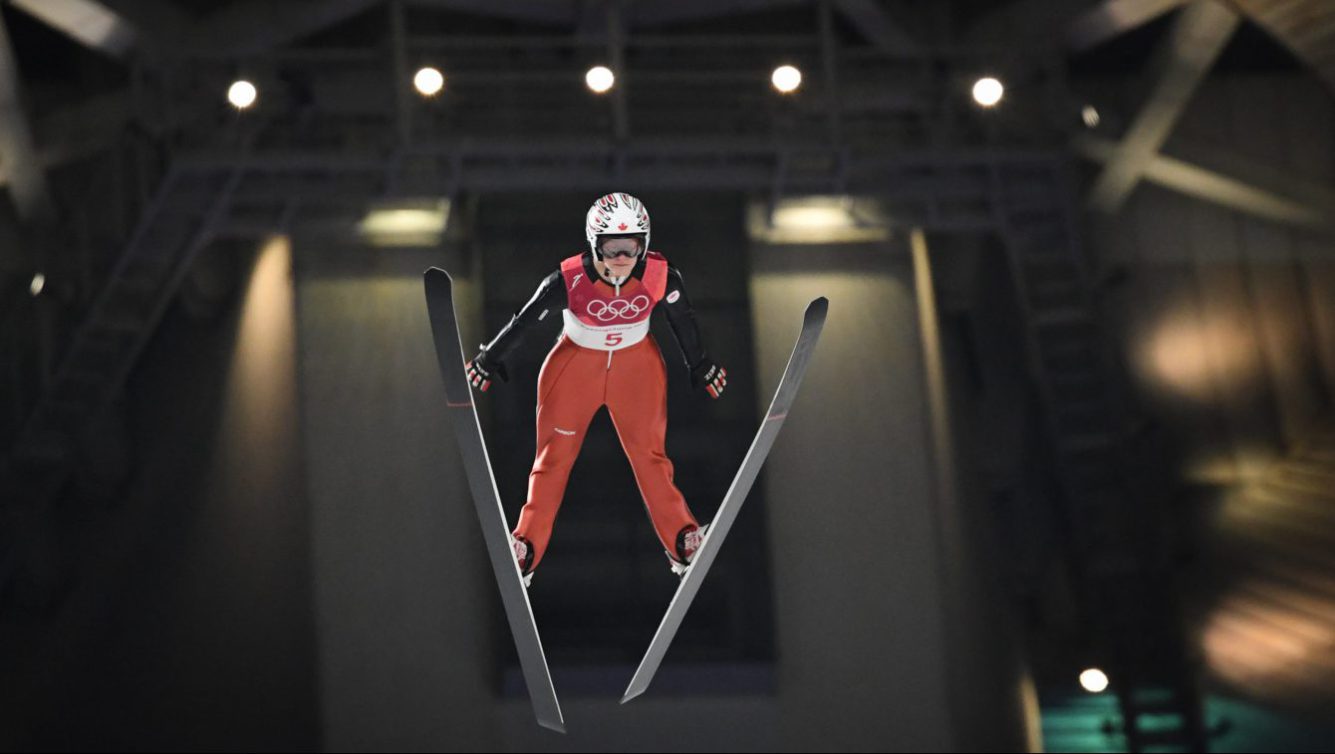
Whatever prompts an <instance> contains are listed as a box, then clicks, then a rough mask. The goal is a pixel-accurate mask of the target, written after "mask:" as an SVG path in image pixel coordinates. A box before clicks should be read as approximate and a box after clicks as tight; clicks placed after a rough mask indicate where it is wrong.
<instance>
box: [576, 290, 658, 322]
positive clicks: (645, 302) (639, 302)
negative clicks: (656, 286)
mask: <svg viewBox="0 0 1335 754" xmlns="http://www.w3.org/2000/svg"><path fill="white" fill-rule="evenodd" d="M648 308H649V297H648V296H645V295H644V294H640V295H639V296H636V297H635V298H632V299H629V300H627V299H624V298H614V299H612V300H611V301H601V300H598V299H594V300H593V301H590V302H589V305H588V306H587V307H586V308H585V311H586V312H588V314H589V316H590V317H593V318H594V319H596V320H598V321H599V322H611V321H613V320H616V319H633V318H635V317H638V316H639V315H641V314H643V313H644V312H645V311H646V310H647V309H648Z"/></svg>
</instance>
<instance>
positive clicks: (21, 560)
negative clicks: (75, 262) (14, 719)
mask: <svg viewBox="0 0 1335 754" xmlns="http://www.w3.org/2000/svg"><path fill="white" fill-rule="evenodd" d="M241 174H242V172H241V169H240V168H239V167H235V168H232V169H228V170H217V171H200V172H185V171H178V170H175V169H173V168H170V167H169V168H168V169H166V170H165V172H164V173H163V174H162V176H161V177H160V179H159V181H158V185H157V189H156V191H155V192H154V193H153V195H152V198H151V200H150V201H149V202H148V204H147V207H146V209H145V210H144V211H143V212H142V213H141V215H140V219H139V221H138V223H137V224H136V226H135V229H134V231H133V232H132V234H131V235H130V238H129V240H128V241H127V243H126V245H125V248H124V251H123V252H122V253H121V255H120V257H119V259H118V261H117V262H116V264H115V265H114V267H113V268H112V270H111V272H110V274H109V275H108V276H107V279H106V281H105V282H104V284H103V285H102V287H101V291H100V293H99V294H98V295H97V296H96V297H95V298H94V299H93V301H92V303H91V304H90V305H89V307H88V308H87V312H86V315H85V316H84V319H83V321H82V323H81V324H80V325H79V326H78V327H77V329H76V330H75V332H74V335H73V337H72V339H71V340H70V342H69V345H68V346H67V348H66V350H65V351H64V353H63V355H62V356H61V357H60V359H59V366H58V367H57V368H56V369H55V371H54V373H53V375H52V376H51V378H50V380H49V382H48V383H47V385H46V389H45V390H44V391H43V393H42V395H41V396H40V397H39V398H38V399H37V401H36V403H35V405H34V406H33V407H32V409H31V411H30V413H29V414H28V417H27V419H26V420H25V421H24V423H23V425H22V427H21V428H20V430H19V432H18V434H17V437H16V440H15V443H14V445H13V446H12V447H7V448H3V449H2V450H3V455H2V456H0V523H2V524H3V525H2V526H0V594H6V593H8V594H10V595H11V596H12V594H13V593H12V592H10V589H11V588H13V589H16V590H17V591H20V592H23V595H24V596H21V597H19V598H18V599H19V600H20V602H23V603H25V604H28V605H29V606H30V607H33V608H36V609H42V608H43V607H44V606H45V607H51V606H53V603H54V602H55V601H57V600H58V599H59V598H58V593H59V590H60V589H61V586H60V584H59V583H58V582H59V577H58V576H52V575H50V574H47V575H37V576H36V577H35V579H34V581H35V583H34V584H26V585H19V586H17V587H16V586H15V585H14V583H13V582H14V581H15V580H20V579H22V578H23V573H24V571H25V568H26V566H27V564H25V559H26V555H25V554H24V553H25V551H26V549H27V548H26V546H25V543H26V542H27V540H28V539H29V538H30V537H33V536H37V535H36V532H37V530H38V529H40V527H42V526H43V525H44V520H45V518H46V513H45V512H46V511H47V510H48V509H49V507H50V505H51V504H52V502H53V501H55V500H56V499H57V498H58V496H59V495H60V494H61V491H62V490H63V489H64V487H65V484H66V482H67V481H68V479H69V477H70V473H71V471H72V470H73V468H74V464H75V460H76V459H75V450H76V447H77V442H78V439H79V437H80V435H81V433H82V432H83V430H84V429H85V427H87V426H88V425H89V423H90V422H92V421H93V420H94V419H95V418H96V417H97V416H98V414H99V412H100V411H101V410H102V409H103V408H104V407H105V406H106V404H107V402H108V401H109V400H111V399H112V398H114V397H115V396H116V395H117V394H118V393H119V391H120V390H121V387H122V386H123V385H124V384H125V380H126V378H127V377H128V376H129V374H130V371H131V369H133V367H134V365H135V362H136V361H137V360H138V358H139V355H140V353H141V352H142V351H143V349H144V347H145V345H146V344H147V343H148V341H149V339H150V338H151V337H152V335H153V332H154V331H155V330H156V328H157V326H158V323H159V322H160V321H161V319H162V316H163V314H164V312H165V311H166V309H167V307H168V305H169V304H170V303H171V301H172V299H173V297H174V295H175V293H176V291H177V289H178V288H179V287H180V284H181V281H182V279H183V278H184V277H185V275H186V273H187V271H188V270H189V269H190V265H191V263H192V261H193V260H194V259H195V257H196V255H197V254H198V252H199V251H200V249H202V248H203V247H204V246H205V245H206V244H207V243H208V242H209V240H210V239H211V238H212V236H213V234H214V232H215V229H216V227H217V225H218V223H219V221H220V220H221V218H222V217H223V216H224V215H225V214H226V212H227V210H228V207H229V205H230V202H231V199H232V195H233V193H234V192H235V190H236V187H237V184H238V183H239V181H240V178H241Z"/></svg>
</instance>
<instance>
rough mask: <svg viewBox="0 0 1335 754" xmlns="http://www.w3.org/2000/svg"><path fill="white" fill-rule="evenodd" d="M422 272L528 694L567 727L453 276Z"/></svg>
mask: <svg viewBox="0 0 1335 754" xmlns="http://www.w3.org/2000/svg"><path fill="white" fill-rule="evenodd" d="M424 277H425V284H426V304H427V310H428V312H429V314H430V317H431V332H432V336H433V338H434V339H435V342H436V358H437V360H438V361H439V362H440V373H441V376H442V377H444V378H445V401H446V406H447V410H448V413H449V415H450V419H451V423H452V424H453V425H454V433H455V436H456V437H457V438H458V440H459V451H460V453H461V455H462V456H463V460H464V469H465V470H466V472H467V475H468V487H469V489H470V490H471V491H472V493H473V504H474V505H475V506H476V507H477V517H478V520H479V523H481V524H482V538H483V540H484V541H485V542H486V547H487V555H488V556H490V558H491V567H492V570H493V571H495V573H496V584H497V586H499V587H500V590H501V602H502V603H503V604H504V605H505V615H506V617H507V618H508V619H509V621H510V632H511V633H512V634H513V635H514V639H515V648H516V649H517V650H518V651H519V664H520V666H521V668H522V669H523V672H524V682H525V683H526V684H527V686H528V696H529V700H530V701H531V702H532V703H533V713H534V714H535V715H536V716H537V718H538V724H539V725H541V726H542V727H544V728H549V729H551V730H554V731H558V732H560V733H565V730H566V729H565V720H564V718H562V717H561V705H560V703H559V702H558V701H557V700H556V689H555V687H553V686H552V676H551V672H550V671H549V670H548V669H547V657H546V655H545V654H544V653H543V651H542V639H541V637H540V636H538V624H537V622H536V621H535V620H534V619H533V606H532V605H531V604H530V603H529V601H528V590H527V589H525V587H524V582H523V578H522V576H521V575H520V573H519V565H518V564H517V563H515V558H514V551H513V550H512V549H511V545H510V527H509V526H507V525H506V520H505V510H504V509H503V508H502V507H501V500H500V494H499V493H498V492H497V491H496V479H495V477H494V476H493V475H492V471H491V459H490V458H489V457H488V456H487V446H486V443H485V442H484V440H483V437H482V425H481V424H480V423H478V419H477V410H476V408H475V407H474V405H473V392H472V387H471V386H470V385H469V384H468V376H467V374H466V372H465V370H464V356H463V347H462V344H461V342H460V340H461V339H460V337H459V321H458V319H457V318H456V317H455V313H454V293H453V290H454V289H453V281H452V280H451V279H450V276H449V273H447V272H445V271H444V270H442V269H440V268H438V267H432V268H431V269H429V270H427V271H426V273H425V275H424Z"/></svg>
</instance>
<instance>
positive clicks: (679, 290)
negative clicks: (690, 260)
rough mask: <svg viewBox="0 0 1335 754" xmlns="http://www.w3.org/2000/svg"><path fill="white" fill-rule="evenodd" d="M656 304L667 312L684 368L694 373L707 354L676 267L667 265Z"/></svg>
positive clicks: (704, 360) (706, 357)
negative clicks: (662, 287)
mask: <svg viewBox="0 0 1335 754" xmlns="http://www.w3.org/2000/svg"><path fill="white" fill-rule="evenodd" d="M658 305H659V307H661V308H662V309H663V311H664V313H666V314H667V320H668V324H669V325H671V326H672V334H673V335H675V336H677V345H678V346H680V347H681V355H682V358H684V359H685V360H686V368H687V369H690V370H691V371H692V373H694V371H695V370H696V369H698V368H699V367H700V366H701V365H702V364H704V363H705V362H706V361H708V360H709V356H708V354H706V353H705V348H704V346H703V345H702V344H701V343H700V328H699V327H697V326H696V324H695V310H693V309H692V308H691V300H690V299H689V298H687V297H686V288H685V286H684V285H683V284H682V280H681V272H680V271H678V270H677V268H676V267H671V266H669V267H668V281H667V288H666V289H665V290H664V292H663V300H662V301H660V302H659V304H658Z"/></svg>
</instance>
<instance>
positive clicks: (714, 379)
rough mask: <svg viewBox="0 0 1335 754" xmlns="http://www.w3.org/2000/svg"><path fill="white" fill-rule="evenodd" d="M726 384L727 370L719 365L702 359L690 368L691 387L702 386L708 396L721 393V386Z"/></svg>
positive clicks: (717, 395) (714, 396) (713, 396)
mask: <svg viewBox="0 0 1335 754" xmlns="http://www.w3.org/2000/svg"><path fill="white" fill-rule="evenodd" d="M727 384H728V370H726V369H724V368H722V367H720V366H719V365H717V364H715V363H713V362H710V361H702V362H700V363H699V364H696V365H695V367H694V368H692V369H691V387H701V386H703V387H704V389H705V392H707V393H709V397H710V398H715V399H717V398H718V397H719V396H720V395H723V387H724V386H725V385H727Z"/></svg>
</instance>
